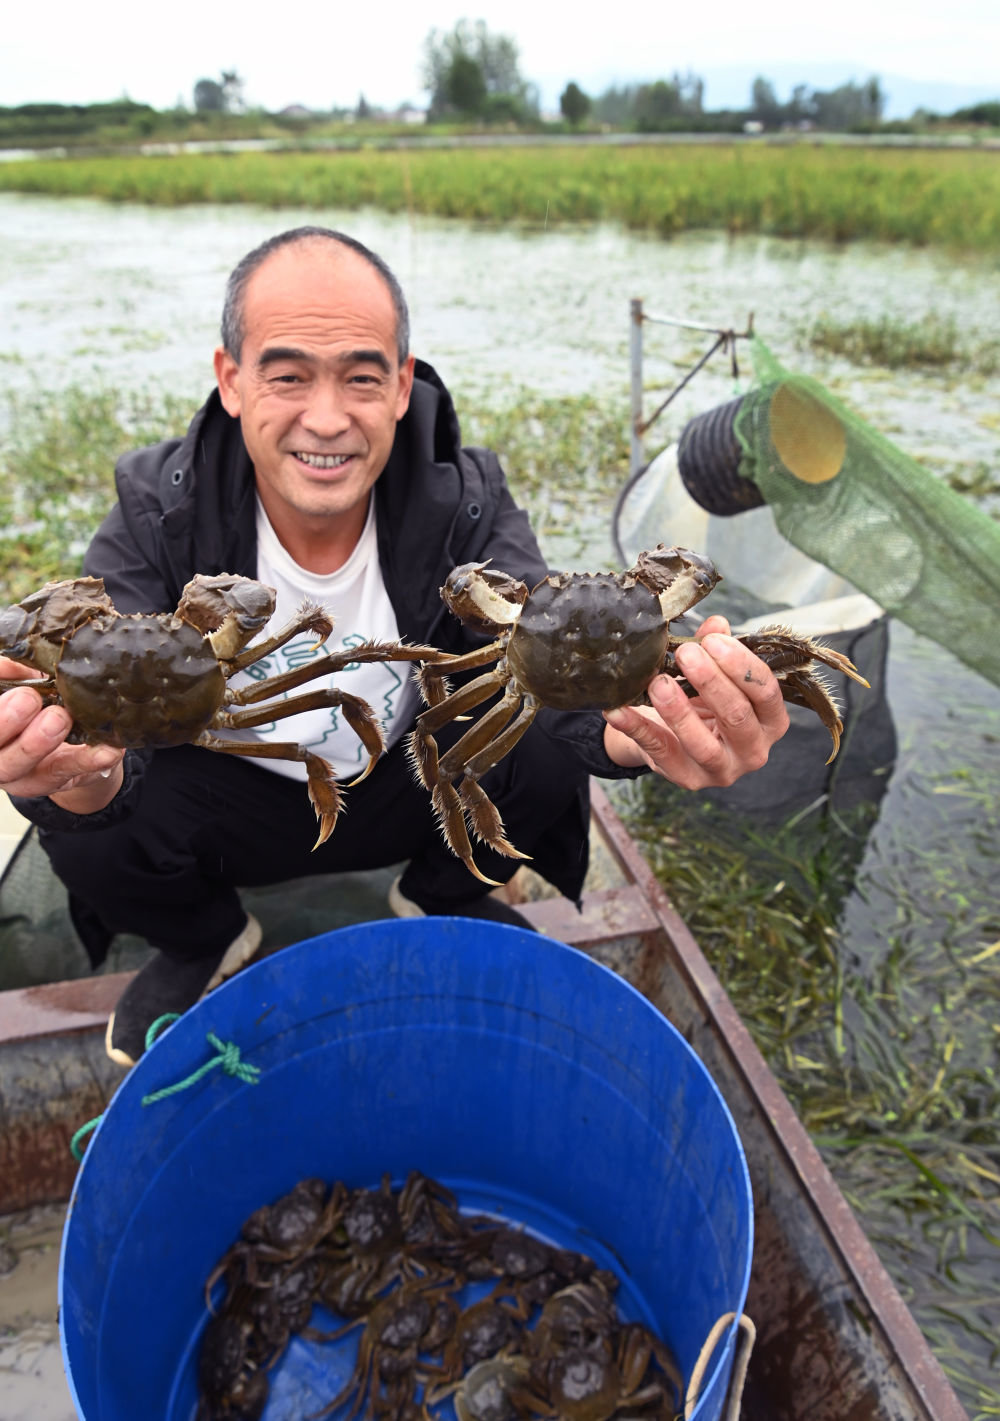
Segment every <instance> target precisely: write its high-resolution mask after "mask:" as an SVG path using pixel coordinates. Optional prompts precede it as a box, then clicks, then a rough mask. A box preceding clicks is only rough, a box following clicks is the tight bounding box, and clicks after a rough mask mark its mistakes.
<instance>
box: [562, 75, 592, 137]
mask: <svg viewBox="0 0 1000 1421" xmlns="http://www.w3.org/2000/svg"><path fill="white" fill-rule="evenodd" d="M590 107H591V105H590V96H589V94H585V93H584V92H583V90H582V89H581V88H580V86H579V84H576V83H574V81H573V80H572V79H571V80H570V82H569V83H568V84H567V85H566V87H565V89H563V91H562V93H561V94H560V95H559V112H560V113H561V114H562V116H563V118H564V119H565V120H566V122H567V123H571V124H572V125H573V127H574V128H575V127H576V126H577V124H578V123H582V122H583V120H584V119H585V118H586V117H587V115H588V114H589V113H590Z"/></svg>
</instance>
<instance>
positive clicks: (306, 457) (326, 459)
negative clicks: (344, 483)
mask: <svg viewBox="0 0 1000 1421" xmlns="http://www.w3.org/2000/svg"><path fill="white" fill-rule="evenodd" d="M296 457H297V458H299V459H301V460H302V462H303V464H308V465H309V467H310V468H311V469H339V468H340V466H341V464H346V463H347V461H348V459H349V458H350V457H351V456H350V455H349V454H298V455H297V456H296Z"/></svg>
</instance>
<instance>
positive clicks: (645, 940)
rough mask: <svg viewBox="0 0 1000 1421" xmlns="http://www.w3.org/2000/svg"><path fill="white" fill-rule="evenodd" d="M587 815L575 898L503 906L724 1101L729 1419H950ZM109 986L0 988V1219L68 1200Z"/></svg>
mask: <svg viewBox="0 0 1000 1421" xmlns="http://www.w3.org/2000/svg"><path fill="white" fill-rule="evenodd" d="M593 816H594V817H593V835H592V848H593V857H594V860H595V864H596V873H592V875H591V879H589V880H588V891H587V892H586V894H585V897H584V901H583V907H582V911H581V912H579V913H578V912H577V911H576V909H575V908H574V907H573V905H572V904H570V903H568V902H567V901H566V900H565V899H561V898H548V899H544V898H543V899H540V900H538V901H529V902H525V903H523V904H522V905H520V906H521V911H523V912H524V913H525V915H526V916H527V917H529V918H530V919H531V921H532V922H533V923H534V924H535V926H537V927H538V928H539V929H541V930H542V931H544V932H546V933H548V934H549V935H550V936H552V937H555V938H558V939H561V940H562V941H564V942H567V943H571V944H573V945H574V946H576V947H578V948H580V949H581V950H582V951H585V952H587V953H588V954H590V955H591V956H593V957H594V958H596V959H598V960H600V961H602V962H603V963H605V964H606V965H607V966H609V967H611V968H613V969H614V970H615V971H617V972H619V973H620V974H621V975H622V976H624V977H625V978H627V979H628V980H629V981H630V982H632V983H633V985H634V986H635V987H637V988H638V990H639V991H641V992H643V993H644V994H645V995H646V996H647V997H648V998H649V999H650V1000H651V1001H652V1002H653V1003H655V1005H656V1006H657V1007H659V1008H660V1010H662V1011H663V1012H664V1014H665V1015H666V1016H667V1017H668V1018H669V1019H670V1020H671V1021H672V1022H673V1023H674V1025H675V1026H676V1027H677V1028H678V1029H679V1030H680V1031H681V1032H682V1033H683V1034H684V1036H685V1037H686V1039H687V1040H688V1041H689V1042H690V1043H691V1045H692V1046H693V1048H694V1049H695V1050H696V1051H697V1052H698V1054H699V1055H700V1057H701V1058H702V1060H703V1061H704V1062H705V1065H706V1066H707V1067H708V1069H709V1071H710V1072H711V1073H712V1075H713V1077H714V1079H715V1081H716V1082H717V1084H718V1086H719V1088H720V1090H721V1092H722V1094H723V1096H724V1097H725V1099H726V1101H727V1102H728V1105H729V1107H730V1109H731V1111H732V1113H733V1117H734V1119H735V1122H736V1125H737V1128H738V1130H739V1132H740V1136H741V1138H742V1141H743V1145H744V1148H745V1151H746V1155H747V1160H748V1164H749V1168H750V1174H751V1179H752V1184H753V1193H754V1205H755V1239H754V1261H753V1270H752V1277H751V1282H750V1291H749V1296H748V1298H747V1304H746V1312H747V1315H748V1316H749V1317H750V1318H751V1319H752V1320H753V1322H754V1323H755V1325H756V1329H757V1340H756V1345H755V1347H754V1350H753V1353H752V1356H751V1359H750V1366H749V1373H748V1376H747V1380H746V1386H745V1390H744V1393H743V1402H742V1409H741V1412H740V1414H741V1415H742V1417H743V1418H744V1421H806V1418H808V1421H845V1418H850V1421H967V1417H966V1412H965V1411H964V1409H963V1407H962V1406H961V1404H960V1402H959V1400H958V1398H957V1396H956V1395H955V1393H954V1391H953V1390H952V1388H951V1386H950V1384H949V1382H948V1380H947V1378H946V1377H945V1375H944V1373H943V1371H942V1370H941V1367H940V1365H939V1364H938V1362H937V1361H936V1359H935V1357H934V1356H933V1354H932V1352H931V1350H930V1348H929V1347H928V1345H927V1342H926V1341H925V1339H924V1337H923V1335H922V1333H921V1332H920V1329H919V1328H918V1326H917V1324H916V1322H915V1321H914V1319H913V1317H912V1315H911V1314H910V1312H909V1310H908V1309H907V1307H906V1305H905V1303H904V1302H903V1299H902V1298H901V1296H900V1294H899V1292H898V1291H897V1289H896V1287H895V1285H894V1284H893V1282H892V1281H891V1279H890V1278H889V1276H888V1274H887V1273H886V1271H885V1269H884V1268H883V1266H882V1264H881V1263H880V1262H879V1259H878V1257H877V1256H876V1254H875V1251H874V1249H873V1248H872V1246H871V1244H870V1243H869V1242H868V1239H867V1238H866V1237H865V1234H864V1232H863V1231H862V1229H861V1228H860V1226H859V1224H858V1222H857V1220H856V1219H855V1217H854V1215H853V1214H852V1212H851V1210H850V1208H849V1206H848V1204H847V1202H846V1200H845V1199H844V1197H843V1195H842V1194H841V1192H840V1190H839V1189H838V1187H837V1185H836V1183H835V1182H834V1180H833V1178H832V1176H831V1175H830V1173H829V1171H828V1170H827V1168H826V1166H825V1165H824V1163H823V1161H822V1159H821V1157H820V1155H819V1153H818V1151H817V1150H816V1149H815V1147H814V1146H813V1145H812V1143H811V1141H810V1139H809V1137H808V1135H807V1134H806V1131H805V1129H804V1128H803V1126H802V1124H801V1122H800V1121H799V1119H798V1117H797V1116H796V1114H795V1112H794V1110H793V1109H792V1107H791V1105H790V1104H789V1102H788V1100H787V1098H786V1097H785V1095H784V1094H783V1092H782V1091H781V1089H780V1087H779V1085H778V1083H777V1081H776V1079H775V1077H774V1076H773V1075H772V1074H771V1072H770V1070H769V1069H768V1067H767V1065H766V1064H765V1062H764V1060H763V1058H762V1057H761V1055H760V1053H759V1051H758V1050H757V1048H756V1047H755V1045H754V1043H753V1041H752V1039H751V1037H750V1035H749V1033H748V1031H747V1029H746V1027H745V1026H744V1024H743V1022H742V1021H741V1020H740V1017H739V1015H738V1013H737V1012H736V1010H735V1008H734V1007H733V1004H732V1002H731V1001H730V1000H729V998H728V996H727V995H726V992H725V990H724V988H723V986H722V984H721V983H720V982H719V980H718V978H717V977H716V976H715V974H714V973H713V972H712V970H711V968H710V967H709V965H708V963H707V962H706V960H705V958H704V956H703V954H702V953H701V951H700V949H699V947H698V945H697V943H696V942H695V941H694V939H693V937H692V935H691V933H690V932H689V931H688V929H687V928H686V927H685V925H684V923H683V922H682V921H681V920H680V918H679V917H678V915H677V913H676V911H675V910H674V908H673V907H672V906H671V903H670V900H669V898H668V896H667V894H666V893H665V892H664V890H663V888H662V887H661V886H660V884H659V883H658V882H657V881H656V879H655V878H654V876H653V874H652V872H651V870H650V869H649V867H648V865H647V864H646V863H645V861H644V860H643V858H642V856H641V855H640V854H639V852H638V851H637V849H636V846H635V844H634V843H633V842H632V840H631V839H630V837H629V835H628V833H627V831H626V829H625V827H624V825H623V824H622V822H621V820H620V819H619V818H618V817H617V815H616V814H615V813H614V811H613V809H612V808H611V805H610V804H609V802H608V799H607V797H606V795H605V794H604V792H603V790H602V789H601V787H600V786H599V785H598V784H596V783H595V785H594V786H593ZM592 883H593V884H594V885H595V886H591V884H592ZM596 885H599V886H596ZM126 981H127V976H126V974H117V975H115V976H108V977H94V978H87V979H81V980H76V981H68V982H55V983H52V984H49V985H44V986H34V987H27V988H22V989H19V990H12V991H6V992H0V1112H2V1120H3V1136H2V1140H0V1214H5V1213H10V1212H12V1211H17V1210H24V1209H27V1208H29V1207H31V1206H33V1205H36V1204H41V1203H44V1202H47V1201H60V1200H65V1199H67V1198H68V1197H69V1193H70V1191H71V1188H72V1183H73V1177H74V1173H75V1169H76V1166H75V1163H74V1160H73V1158H72V1156H71V1154H70V1149H69V1142H70V1139H71V1137H72V1136H73V1134H74V1132H75V1131H76V1130H77V1128H78V1127H79V1126H80V1125H81V1124H82V1123H83V1122H85V1121H86V1120H88V1119H89V1118H91V1117H93V1116H94V1115H96V1114H98V1113H99V1112H100V1111H101V1110H102V1109H103V1108H104V1106H105V1104H106V1102H107V1100H108V1099H109V1098H110V1096H111V1094H112V1093H113V1091H114V1088H115V1086H116V1084H117V1083H118V1081H119V1080H120V1078H121V1077H120V1072H119V1071H118V1070H117V1069H116V1068H114V1067H113V1066H112V1065H111V1063H110V1062H108V1061H107V1060H106V1058H105V1056H104V1050H103V1032H104V1026H105V1022H106V1019H107V1015H108V1012H109V1011H110V1009H111V1007H112V1006H113V1004H114V1002H115V1000H116V999H117V997H118V995H119V994H120V992H121V991H122V989H123V987H124V985H125V982H126ZM682 1284H683V1280H678V1285H679V1286H682Z"/></svg>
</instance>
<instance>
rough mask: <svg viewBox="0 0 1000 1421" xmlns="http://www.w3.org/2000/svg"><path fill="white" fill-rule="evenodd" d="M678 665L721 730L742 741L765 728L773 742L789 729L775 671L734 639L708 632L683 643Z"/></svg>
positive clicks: (770, 741)
mask: <svg viewBox="0 0 1000 1421" xmlns="http://www.w3.org/2000/svg"><path fill="white" fill-rule="evenodd" d="M677 664H678V666H680V668H681V670H682V671H683V673H684V675H685V677H686V678H687V680H688V681H689V682H690V684H691V685H692V686H693V688H694V689H695V690H696V691H697V692H698V695H699V697H700V699H701V703H702V705H703V707H704V708H705V709H708V710H710V711H711V712H712V713H713V715H715V717H716V718H717V720H718V722H719V729H720V731H721V732H722V733H723V734H726V735H728V736H729V737H730V738H733V739H734V743H736V744H738V745H739V744H742V743H744V742H745V741H746V740H748V739H753V738H754V737H755V736H756V735H757V734H758V733H761V732H763V734H764V736H765V738H766V740H767V743H768V744H771V743H773V741H774V740H776V739H778V737H779V736H781V735H783V734H784V732H785V730H786V729H787V727H788V712H787V711H786V709H785V703H784V701H783V700H782V696H781V688H780V686H779V685H778V682H777V679H776V678H775V676H774V674H773V672H771V671H770V670H769V669H768V667H767V666H766V665H765V664H764V662H763V661H761V659H760V657H758V656H755V655H754V654H753V652H752V651H750V650H749V648H747V647H745V646H744V645H743V644H742V642H739V641H737V640H736V638H735V637H730V636H718V635H715V634H709V635H708V636H707V637H706V639H705V641H704V642H686V643H685V644H684V645H683V646H681V647H679V648H678V651H677Z"/></svg>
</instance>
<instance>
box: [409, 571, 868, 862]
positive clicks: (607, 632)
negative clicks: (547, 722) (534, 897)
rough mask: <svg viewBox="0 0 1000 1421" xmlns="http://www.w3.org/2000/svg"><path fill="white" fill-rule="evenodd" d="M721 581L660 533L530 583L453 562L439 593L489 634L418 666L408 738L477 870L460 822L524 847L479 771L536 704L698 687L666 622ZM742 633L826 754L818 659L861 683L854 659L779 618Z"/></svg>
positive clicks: (596, 701) (453, 840)
mask: <svg viewBox="0 0 1000 1421" xmlns="http://www.w3.org/2000/svg"><path fill="white" fill-rule="evenodd" d="M719 580H720V576H719V573H718V572H717V571H716V569H715V566H714V564H713V563H712V562H711V561H710V560H709V559H708V558H707V557H704V556H702V555H701V554H699V553H693V552H691V551H689V550H688V549H687V548H667V547H665V546H664V545H663V544H662V543H661V544H659V545H658V546H657V547H656V548H655V549H654V550H653V551H652V552H644V553H640V555H639V558H638V561H637V562H636V564H635V566H634V567H632V568H629V570H628V571H627V572H623V573H619V574H612V573H579V572H560V573H553V574H551V575H550V576H549V577H546V578H543V580H542V581H541V582H540V583H539V584H538V585H537V587H535V588H533V589H532V590H531V591H530V592H529V590H528V588H527V586H526V585H525V584H524V583H523V582H519V581H518V580H517V579H516V578H513V577H510V576H508V575H507V574H506V573H503V572H499V571H494V570H493V569H491V568H488V567H487V565H486V564H485V563H465V564H463V565H462V566H461V567H457V568H455V569H454V571H453V572H451V573H450V574H449V576H448V578H447V581H446V582H445V585H444V587H442V589H441V596H442V598H443V599H444V601H445V603H446V605H447V606H448V607H449V608H450V610H451V611H452V612H454V613H455V615H456V616H457V617H459V618H460V619H461V620H462V621H463V622H465V623H466V624H467V625H470V626H472V627H474V628H476V629H477V630H480V631H486V632H492V633H493V634H494V636H495V640H493V641H491V642H490V643H489V644H488V645H487V646H483V647H481V648H479V649H478V650H476V651H472V652H469V653H467V654H466V655H464V656H460V657H455V658H450V659H449V658H442V660H446V661H447V665H445V666H443V667H436V666H431V665H428V666H425V667H423V668H422V669H421V671H420V673H419V674H420V683H421V689H422V691H423V695H424V699H425V700H426V702H427V706H428V709H427V710H425V711H423V712H422V713H421V715H420V716H419V717H418V719H417V727H416V729H415V730H414V732H413V734H412V736H411V739H410V750H411V755H412V758H413V762H414V766H415V768H416V771H417V774H418V775H419V777H420V779H421V780H422V781H423V783H424V785H425V786H426V788H427V789H428V790H429V791H430V793H431V796H432V800H433V803H434V808H435V811H436V813H437V815H438V819H439V820H440V823H441V827H442V830H443V832H444V836H445V839H446V840H447V842H448V844H449V846H450V847H451V849H452V850H453V851H454V853H455V854H457V856H458V857H459V858H461V859H462V860H463V861H464V863H465V864H466V865H467V866H468V868H469V869H470V870H471V872H472V873H474V874H475V876H476V877H477V878H479V879H482V880H483V881H484V882H487V883H491V882H493V880H492V879H488V878H486V877H485V875H484V874H482V873H481V872H480V871H479V869H478V868H477V867H476V864H475V862H474V860H473V856H472V847H471V842H470V839H469V833H468V829H467V826H466V820H468V825H469V826H470V827H471V829H472V831H473V833H474V834H475V835H476V837H477V838H479V839H481V840H482V841H483V842H484V843H486V844H488V845H489V846H490V848H492V849H495V850H496V851H497V852H498V853H501V854H506V855H508V856H509V857H512V858H523V857H525V855H523V854H521V853H520V852H519V851H518V850H517V849H516V848H515V847H514V846H513V845H512V844H511V843H510V842H509V841H508V840H507V838H506V837H505V834H504V829H503V824H502V822H501V820H500V815H499V814H498V812H497V809H496V807H495V805H493V804H492V802H491V801H490V799H489V797H488V796H487V794H486V792H485V790H484V789H483V788H482V786H481V785H480V783H479V779H480V776H482V775H484V774H485V773H486V771H487V770H489V769H491V768H492V767H493V766H494V765H496V764H497V763H498V762H499V761H500V760H502V759H503V757H504V756H505V755H506V754H508V753H509V751H510V750H511V749H512V748H513V747H514V745H515V744H516V743H517V741H518V740H519V739H520V738H521V736H522V735H523V734H524V732H525V731H526V730H527V729H528V727H529V725H530V724H531V722H532V721H533V720H534V718H535V716H536V715H537V713H538V711H539V710H540V709H541V707H542V706H550V707H553V708H555V709H557V710H612V709H614V708H616V707H618V706H624V705H635V704H641V703H643V702H644V701H645V702H646V703H647V704H648V700H647V697H646V688H647V687H648V685H649V683H650V681H651V680H652V679H653V677H654V676H656V675H657V674H658V673H660V672H665V673H666V674H667V675H668V676H674V677H676V678H677V679H678V680H679V681H680V683H681V685H682V686H683V687H684V689H685V690H686V691H687V692H688V694H691V695H693V694H694V692H693V690H691V689H690V688H689V686H688V683H687V682H686V681H685V680H684V677H683V676H682V674H681V671H680V668H679V667H678V666H677V664H676V662H675V659H674V652H675V651H676V649H677V647H679V646H680V645H681V643H682V642H683V641H685V640H690V639H691V638H689V637H678V636H675V635H673V633H672V632H671V630H670V623H671V622H672V621H674V620H675V619H676V618H678V617H680V616H681V615H682V614H683V613H684V612H686V611H688V610H689V608H691V607H693V606H695V604H696V603H698V602H700V601H701V600H702V598H703V597H707V596H708V594H709V593H710V592H711V591H712V589H713V588H714V587H715V585H716V583H717V582H718V581H719ZM738 640H739V641H741V642H742V643H743V644H744V646H747V647H749V649H750V650H751V651H752V652H754V653H755V654H756V655H757V656H759V657H760V658H761V659H762V660H763V661H764V662H765V663H766V664H767V666H769V667H770V669H771V670H772V671H773V672H774V674H775V676H776V677H777V679H778V682H779V684H780V686H781V694H782V696H783V697H784V699H785V700H786V701H788V702H790V703H792V704H794V705H798V706H805V707H806V708H807V709H809V710H812V711H815V712H816V714H817V715H818V716H819V718H820V720H821V721H822V722H823V724H824V725H825V726H826V727H827V729H828V730H829V732H830V735H831V737H832V739H833V752H832V754H831V756H830V759H831V760H832V759H833V757H834V755H836V753H837V751H838V749H839V748H840V733H841V731H842V729H843V723H842V721H841V719H840V716H839V714H838V711H837V707H836V705H835V703H834V701H833V700H832V698H831V696H830V693H829V691H828V690H827V688H826V687H825V686H824V684H823V682H822V681H821V680H820V679H819V677H818V676H817V675H816V673H815V670H814V663H815V662H817V661H820V662H823V663H824V664H825V665H827V666H829V667H831V668H833V669H834V670H837V671H842V672H844V673H845V674H846V675H848V676H850V677H851V678H852V679H853V680H855V681H859V682H860V683H861V685H863V686H867V685H868V682H867V681H866V680H865V679H864V677H863V676H862V675H860V673H859V672H858V670H857V668H856V667H855V666H854V664H853V663H852V662H851V661H850V660H848V658H847V657H846V656H843V655H841V653H840V652H837V651H833V650H831V649H830V648H829V647H825V646H822V645H820V644H819V643H817V642H815V641H812V640H811V639H810V638H808V637H804V636H799V635H796V634H795V633H793V632H791V631H789V630H787V629H786V628H783V627H780V626H772V627H765V628H762V629H761V630H759V631H756V632H750V633H747V634H745V635H743V636H740V637H739V638H738ZM491 661H492V662H496V665H495V666H494V668H493V669H492V670H489V671H486V672H484V673H483V674H482V675H480V676H478V677H476V678H475V679H474V680H472V681H470V682H469V683H468V684H467V685H465V686H463V687H461V688H460V689H459V690H456V691H449V688H448V685H447V682H446V681H445V679H444V672H445V671H449V672H450V671H466V670H471V669H474V668H476V667H480V666H487V665H488V664H489V663H490V662H491ZM498 691H502V692H503V695H502V697H501V699H500V700H499V701H498V702H497V703H496V704H495V705H494V706H492V707H491V708H490V709H489V710H488V711H486V713H485V714H484V715H482V716H481V717H480V719H479V720H478V721H477V722H476V723H475V724H474V725H473V726H472V727H471V729H469V730H468V731H466V733H465V734H464V735H463V736H462V737H461V739H460V740H459V741H458V742H457V744H455V745H453V746H452V748H451V749H450V750H448V751H447V753H445V754H443V755H440V756H439V753H438V748H437V743H436V741H435V739H434V736H435V733H436V732H437V731H439V730H441V728H442V727H443V726H445V725H447V724H448V723H449V722H450V721H452V720H455V719H457V718H459V717H464V716H465V715H466V713H467V712H468V711H470V710H472V709H473V708H474V707H476V706H478V705H481V704H482V703H483V702H484V701H486V700H488V699H489V698H490V697H491V696H493V695H495V694H496V693H497V692H498Z"/></svg>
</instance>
